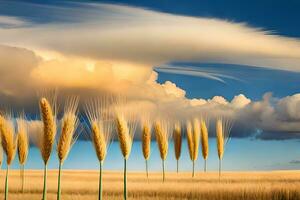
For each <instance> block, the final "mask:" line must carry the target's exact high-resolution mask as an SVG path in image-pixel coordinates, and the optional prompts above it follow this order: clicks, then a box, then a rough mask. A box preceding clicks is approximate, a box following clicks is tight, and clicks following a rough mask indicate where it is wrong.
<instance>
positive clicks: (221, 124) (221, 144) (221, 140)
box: [216, 118, 232, 178]
mask: <svg viewBox="0 0 300 200" xmlns="http://www.w3.org/2000/svg"><path fill="white" fill-rule="evenodd" d="M231 128H232V122H231V121H230V120H228V119H227V120H224V119H222V118H219V119H217V121H216V137H217V150H218V157H219V178H220V177H221V170H222V159H223V155H224V151H225V146H226V144H227V142H228V140H229V138H230V131H231Z"/></svg>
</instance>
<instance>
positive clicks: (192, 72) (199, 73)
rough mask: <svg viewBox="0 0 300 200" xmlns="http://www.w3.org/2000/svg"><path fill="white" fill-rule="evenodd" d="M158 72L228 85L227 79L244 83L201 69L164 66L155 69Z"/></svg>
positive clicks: (213, 71)
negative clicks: (205, 79)
mask: <svg viewBox="0 0 300 200" xmlns="http://www.w3.org/2000/svg"><path fill="white" fill-rule="evenodd" d="M154 69H155V71H157V72H164V73H169V74H180V75H187V76H196V77H203V78H207V79H211V80H215V81H219V82H221V83H224V84H225V83H226V81H225V79H233V80H236V81H243V80H241V79H239V78H236V77H234V76H230V75H226V74H224V73H222V72H218V71H216V70H210V69H203V68H201V67H197V68H196V67H190V66H173V65H162V66H159V67H155V68H154Z"/></svg>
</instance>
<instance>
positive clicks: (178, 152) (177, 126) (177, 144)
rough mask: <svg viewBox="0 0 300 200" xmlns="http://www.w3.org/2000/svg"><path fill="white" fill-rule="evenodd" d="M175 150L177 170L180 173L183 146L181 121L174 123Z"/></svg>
mask: <svg viewBox="0 0 300 200" xmlns="http://www.w3.org/2000/svg"><path fill="white" fill-rule="evenodd" d="M173 136H174V150H175V158H176V171H177V173H178V161H179V158H180V155H181V146H182V134H181V126H180V123H179V122H178V123H175V125H174V131H173Z"/></svg>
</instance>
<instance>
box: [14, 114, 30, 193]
mask: <svg viewBox="0 0 300 200" xmlns="http://www.w3.org/2000/svg"><path fill="white" fill-rule="evenodd" d="M17 126H18V133H17V149H18V158H19V163H20V175H21V191H22V192H24V178H25V177H24V176H25V174H24V165H25V162H26V160H27V156H28V147H29V142H28V133H27V124H26V122H25V120H24V115H23V114H22V115H21V116H20V117H19V119H17Z"/></svg>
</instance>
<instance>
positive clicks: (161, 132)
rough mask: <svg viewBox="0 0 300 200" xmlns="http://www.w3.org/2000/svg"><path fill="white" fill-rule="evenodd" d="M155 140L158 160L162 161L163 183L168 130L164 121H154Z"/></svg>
mask: <svg viewBox="0 0 300 200" xmlns="http://www.w3.org/2000/svg"><path fill="white" fill-rule="evenodd" d="M154 132H155V138H156V142H157V145H158V149H159V153H160V158H161V160H162V169H163V182H164V181H165V160H166V158H167V155H168V147H169V130H168V124H167V123H166V122H165V121H156V122H155V123H154Z"/></svg>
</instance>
